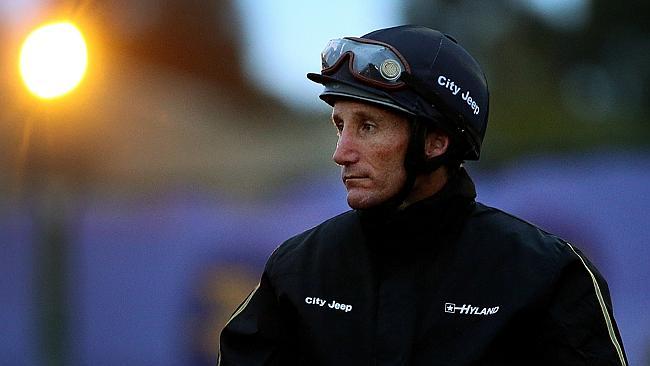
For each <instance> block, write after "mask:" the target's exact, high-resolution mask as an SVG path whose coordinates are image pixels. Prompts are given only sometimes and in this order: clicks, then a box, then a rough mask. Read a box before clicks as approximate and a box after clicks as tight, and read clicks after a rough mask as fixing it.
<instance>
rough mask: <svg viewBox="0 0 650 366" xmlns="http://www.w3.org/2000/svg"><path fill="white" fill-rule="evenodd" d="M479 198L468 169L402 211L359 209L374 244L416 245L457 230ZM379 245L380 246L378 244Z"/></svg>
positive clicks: (364, 225) (365, 231)
mask: <svg viewBox="0 0 650 366" xmlns="http://www.w3.org/2000/svg"><path fill="white" fill-rule="evenodd" d="M475 198H476V190H475V187H474V183H473V182H472V179H471V178H470V177H469V175H468V174H467V172H466V171H465V169H464V168H460V169H459V170H458V171H456V172H455V173H453V174H451V175H450V177H449V179H448V181H447V183H446V184H445V186H444V187H443V188H442V189H441V190H440V191H438V192H437V193H435V194H434V195H432V196H430V197H428V198H425V199H423V200H421V201H418V202H415V203H413V204H411V205H409V206H408V207H406V208H404V209H401V210H392V211H385V210H373V209H370V210H358V211H357V212H358V214H359V218H360V220H361V225H362V228H363V230H364V233H365V234H366V236H367V237H368V238H369V239H370V242H371V243H372V245H381V246H384V245H388V246H390V247H393V246H394V245H395V244H396V243H398V242H399V243H402V245H412V244H417V243H419V242H423V241H426V242H427V243H428V242H430V241H431V240H424V239H426V238H429V239H431V238H435V239H442V238H443V237H446V236H447V235H448V234H451V233H453V232H455V231H456V228H458V227H459V225H460V224H462V221H464V218H465V217H466V216H467V213H468V208H469V206H470V205H471V203H473V202H474V199H475ZM375 243H376V244H375Z"/></svg>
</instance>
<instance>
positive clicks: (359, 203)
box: [347, 193, 387, 210]
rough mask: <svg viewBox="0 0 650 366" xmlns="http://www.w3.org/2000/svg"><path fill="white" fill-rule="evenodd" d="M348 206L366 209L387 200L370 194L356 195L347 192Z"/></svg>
mask: <svg viewBox="0 0 650 366" xmlns="http://www.w3.org/2000/svg"><path fill="white" fill-rule="evenodd" d="M347 200H348V206H350V208H352V209H355V210H367V209H370V208H373V207H376V206H378V205H380V204H381V203H383V202H384V201H386V200H387V198H382V197H375V196H372V195H358V194H354V193H348V199H347Z"/></svg>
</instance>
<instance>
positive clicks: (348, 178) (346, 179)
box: [342, 174, 368, 184]
mask: <svg viewBox="0 0 650 366" xmlns="http://www.w3.org/2000/svg"><path fill="white" fill-rule="evenodd" d="M342 178H343V183H344V184H347V183H348V182H355V181H360V180H362V179H368V176H367V175H353V174H350V175H344V176H343V177H342Z"/></svg>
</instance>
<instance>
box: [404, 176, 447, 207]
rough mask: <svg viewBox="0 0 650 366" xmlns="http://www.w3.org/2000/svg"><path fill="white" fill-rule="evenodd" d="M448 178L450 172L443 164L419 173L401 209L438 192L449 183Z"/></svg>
mask: <svg viewBox="0 0 650 366" xmlns="http://www.w3.org/2000/svg"><path fill="white" fill-rule="evenodd" d="M448 179H449V174H448V172H447V167H445V166H441V167H440V168H438V169H436V170H434V171H432V172H429V173H421V174H418V176H417V177H416V178H415V183H414V184H413V189H412V190H411V192H410V193H409V195H408V196H407V197H406V199H405V200H404V202H403V203H402V204H401V205H400V206H399V209H400V210H403V209H405V208H406V207H408V206H410V205H412V204H414V203H416V202H418V201H421V200H423V199H425V198H427V197H431V196H433V195H434V194H436V193H438V192H439V191H440V190H441V189H442V188H443V187H444V186H445V184H447V180H448Z"/></svg>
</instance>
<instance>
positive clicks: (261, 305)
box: [217, 271, 287, 366]
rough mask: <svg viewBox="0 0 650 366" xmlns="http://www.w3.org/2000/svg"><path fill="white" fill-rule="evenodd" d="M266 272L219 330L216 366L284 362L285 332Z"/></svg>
mask: <svg viewBox="0 0 650 366" xmlns="http://www.w3.org/2000/svg"><path fill="white" fill-rule="evenodd" d="M282 318H283V316H282V314H281V309H280V306H279V304H278V301H277V298H276V295H275V291H274V289H273V286H272V284H271V281H270V279H269V276H268V274H267V272H266V271H265V272H264V274H263V275H262V278H261V280H260V283H259V285H257V287H256V288H255V289H254V290H253V291H252V292H251V293H250V294H249V295H248V297H247V298H246V299H245V300H244V302H243V303H242V304H241V305H240V306H239V307H238V308H237V310H236V311H235V312H234V314H233V315H232V316H231V318H230V320H229V321H228V323H227V324H226V326H225V327H224V329H223V330H222V331H221V336H220V341H219V343H220V344H219V356H218V361H217V365H218V366H230V365H237V366H240V365H255V366H257V365H281V364H282V365H284V364H287V363H286V361H285V360H283V358H285V357H286V356H285V355H283V353H286V347H283V344H285V343H286V339H285V337H286V335H287V331H286V329H285V327H286V322H284V321H283V319H282Z"/></svg>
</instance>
